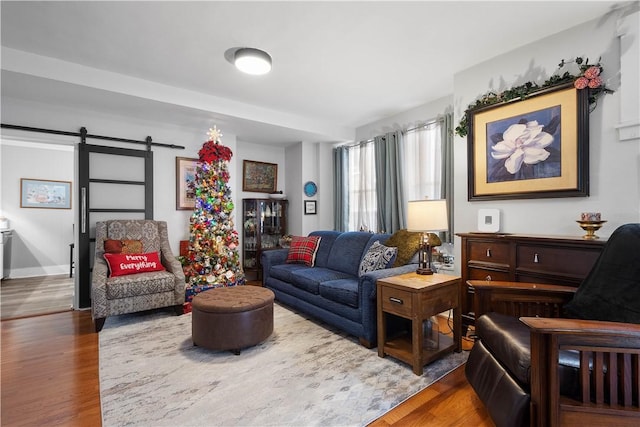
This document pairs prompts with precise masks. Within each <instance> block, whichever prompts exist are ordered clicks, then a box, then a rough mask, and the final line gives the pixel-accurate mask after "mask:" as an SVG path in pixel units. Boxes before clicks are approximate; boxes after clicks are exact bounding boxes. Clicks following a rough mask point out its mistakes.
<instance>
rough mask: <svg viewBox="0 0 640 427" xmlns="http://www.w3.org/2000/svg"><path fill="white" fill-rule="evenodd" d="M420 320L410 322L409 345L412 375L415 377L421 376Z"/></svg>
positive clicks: (421, 338)
mask: <svg viewBox="0 0 640 427" xmlns="http://www.w3.org/2000/svg"><path fill="white" fill-rule="evenodd" d="M422 340H423V337H422V319H420V317H418V318H416V317H415V316H414V318H413V319H412V320H411V344H412V355H413V356H412V359H413V363H412V364H411V365H412V366H413V373H414V374H416V375H422V372H423V371H422V368H423V363H422Z"/></svg>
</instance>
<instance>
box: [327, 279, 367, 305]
mask: <svg viewBox="0 0 640 427" xmlns="http://www.w3.org/2000/svg"><path fill="white" fill-rule="evenodd" d="M319 289H320V296H322V297H324V298H326V299H328V300H331V301H334V302H337V303H340V304H346V305H349V306H351V307H354V308H358V281H357V280H356V279H338V280H329V281H326V282H321V283H320V286H319Z"/></svg>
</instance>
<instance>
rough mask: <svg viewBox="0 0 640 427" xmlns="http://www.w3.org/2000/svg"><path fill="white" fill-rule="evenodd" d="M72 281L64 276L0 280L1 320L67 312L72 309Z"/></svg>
mask: <svg viewBox="0 0 640 427" xmlns="http://www.w3.org/2000/svg"><path fill="white" fill-rule="evenodd" d="M73 286H74V284H73V278H71V277H69V276H68V275H55V276H42V277H26V278H20V279H7V280H2V283H1V284H0V315H1V317H2V319H14V318H17V317H24V316H33V315H39V314H50V313H57V312H60V311H69V310H71V309H72V307H73V292H74V291H73Z"/></svg>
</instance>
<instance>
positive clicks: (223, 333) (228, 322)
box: [191, 286, 275, 354]
mask: <svg viewBox="0 0 640 427" xmlns="http://www.w3.org/2000/svg"><path fill="white" fill-rule="evenodd" d="M274 298H275V295H274V293H273V292H272V291H271V290H270V289H266V288H261V287H258V286H233V287H228V288H216V289H210V290H208V291H204V292H202V293H200V294H198V295H196V296H194V297H193V300H192V302H191V304H192V308H191V313H192V314H191V315H192V319H191V336H192V339H193V345H197V346H200V347H205V348H208V349H211V350H232V351H233V352H234V353H235V354H240V349H242V348H246V347H251V346H253V345H256V344H259V343H261V342H262V341H264V340H266V339H267V338H268V337H269V335H271V333H272V332H273V299H274Z"/></svg>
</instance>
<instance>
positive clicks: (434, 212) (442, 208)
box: [407, 200, 449, 232]
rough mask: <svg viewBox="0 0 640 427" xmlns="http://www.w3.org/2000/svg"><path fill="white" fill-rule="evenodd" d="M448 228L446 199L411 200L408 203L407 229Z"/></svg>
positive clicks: (437, 229)
mask: <svg viewBox="0 0 640 427" xmlns="http://www.w3.org/2000/svg"><path fill="white" fill-rule="evenodd" d="M448 228H449V225H448V221H447V201H446V200H412V201H410V202H409V203H408V208H407V230H408V231H419V232H427V231H445V230H448Z"/></svg>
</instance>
